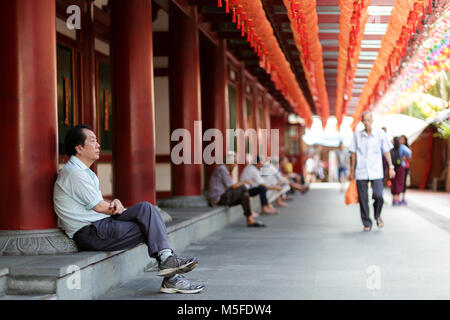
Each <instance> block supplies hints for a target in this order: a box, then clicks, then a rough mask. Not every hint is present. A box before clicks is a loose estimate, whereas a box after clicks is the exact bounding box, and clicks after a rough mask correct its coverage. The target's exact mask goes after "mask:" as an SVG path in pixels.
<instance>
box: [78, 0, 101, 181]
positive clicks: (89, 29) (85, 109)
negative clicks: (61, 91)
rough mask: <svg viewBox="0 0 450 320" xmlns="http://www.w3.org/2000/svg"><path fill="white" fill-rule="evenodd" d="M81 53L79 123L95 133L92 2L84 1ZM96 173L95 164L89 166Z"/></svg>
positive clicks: (90, 0) (91, 0)
mask: <svg viewBox="0 0 450 320" xmlns="http://www.w3.org/2000/svg"><path fill="white" fill-rule="evenodd" d="M80 35H81V53H82V64H81V65H82V78H81V81H82V88H83V91H82V92H83V97H82V108H81V119H80V123H85V124H88V125H90V126H91V127H92V129H93V131H94V132H95V133H96V134H97V136H99V135H100V133H99V132H97V114H96V96H95V34H94V1H93V0H85V1H84V2H83V8H82V19H81V29H80ZM91 169H92V170H93V171H95V172H97V163H94V164H93V165H92V166H91Z"/></svg>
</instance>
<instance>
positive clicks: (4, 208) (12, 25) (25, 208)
mask: <svg viewBox="0 0 450 320" xmlns="http://www.w3.org/2000/svg"><path fill="white" fill-rule="evenodd" d="M55 14H56V8H55V0H39V1H29V0H15V1H3V2H2V9H1V11H0V42H1V44H2V50H0V70H1V72H0V112H1V115H2V116H1V117H0V144H1V145H2V146H3V151H2V156H1V158H0V159H1V160H0V176H1V178H0V229H1V230H32V229H49V228H54V227H55V217H54V213H53V202H52V194H53V183H54V181H55V178H56V170H57V136H58V135H57V108H56V104H57V96H56V26H55V23H56V16H55Z"/></svg>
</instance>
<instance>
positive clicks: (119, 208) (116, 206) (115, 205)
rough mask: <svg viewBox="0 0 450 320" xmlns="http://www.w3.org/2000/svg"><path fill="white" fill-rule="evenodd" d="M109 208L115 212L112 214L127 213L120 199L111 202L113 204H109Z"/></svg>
mask: <svg viewBox="0 0 450 320" xmlns="http://www.w3.org/2000/svg"><path fill="white" fill-rule="evenodd" d="M109 208H110V209H111V210H114V211H113V213H112V214H121V213H122V212H124V211H125V208H124V206H123V205H122V202H120V200H119V199H114V200H113V201H111V203H110V204H109Z"/></svg>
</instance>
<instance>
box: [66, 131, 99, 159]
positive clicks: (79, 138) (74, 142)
mask: <svg viewBox="0 0 450 320" xmlns="http://www.w3.org/2000/svg"><path fill="white" fill-rule="evenodd" d="M83 129H88V130H91V131H93V130H92V128H91V127H90V126H88V125H87V124H78V125H76V126H75V127H73V128H72V129H70V130H69V131H68V132H67V134H66V137H65V138H64V152H65V153H66V154H67V155H68V156H69V157H70V156H73V155H76V154H77V151H76V150H75V147H76V146H79V145H81V146H82V147H84V142H85V141H86V135H85V134H84V132H83Z"/></svg>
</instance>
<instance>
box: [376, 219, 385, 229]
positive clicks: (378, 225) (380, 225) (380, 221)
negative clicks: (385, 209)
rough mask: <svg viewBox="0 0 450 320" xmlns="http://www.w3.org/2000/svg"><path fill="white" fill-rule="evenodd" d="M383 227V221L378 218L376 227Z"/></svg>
mask: <svg viewBox="0 0 450 320" xmlns="http://www.w3.org/2000/svg"><path fill="white" fill-rule="evenodd" d="M383 226H384V223H383V220H381V218H378V219H377V227H378V228H383Z"/></svg>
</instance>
